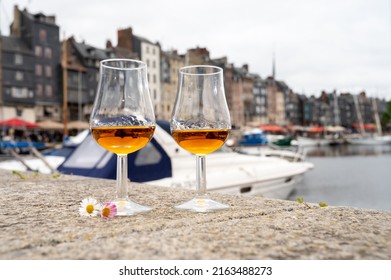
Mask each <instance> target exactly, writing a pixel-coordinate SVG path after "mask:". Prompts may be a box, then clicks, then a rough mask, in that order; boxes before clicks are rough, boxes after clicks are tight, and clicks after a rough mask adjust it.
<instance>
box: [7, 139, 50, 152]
mask: <svg viewBox="0 0 391 280" xmlns="http://www.w3.org/2000/svg"><path fill="white" fill-rule="evenodd" d="M31 147H34V148H36V149H38V150H42V149H45V148H46V144H45V143H44V142H36V141H14V140H9V141H8V140H6V141H0V153H2V154H6V153H8V152H9V150H13V151H15V152H16V153H18V154H24V153H27V152H28V151H29V150H30V149H31Z"/></svg>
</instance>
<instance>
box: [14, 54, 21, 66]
mask: <svg viewBox="0 0 391 280" xmlns="http://www.w3.org/2000/svg"><path fill="white" fill-rule="evenodd" d="M14 62H15V65H21V64H23V56H22V55H21V54H20V53H16V54H15V60H14Z"/></svg>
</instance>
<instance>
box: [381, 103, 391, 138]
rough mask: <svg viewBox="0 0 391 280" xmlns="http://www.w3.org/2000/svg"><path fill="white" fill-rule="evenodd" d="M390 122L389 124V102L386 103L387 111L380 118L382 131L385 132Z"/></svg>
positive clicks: (390, 107) (390, 115) (390, 109)
mask: <svg viewBox="0 0 391 280" xmlns="http://www.w3.org/2000/svg"><path fill="white" fill-rule="evenodd" d="M390 122H391V101H388V104H387V111H385V112H384V113H383V115H382V116H381V126H382V128H383V131H385V130H386V128H387V125H389V124H390Z"/></svg>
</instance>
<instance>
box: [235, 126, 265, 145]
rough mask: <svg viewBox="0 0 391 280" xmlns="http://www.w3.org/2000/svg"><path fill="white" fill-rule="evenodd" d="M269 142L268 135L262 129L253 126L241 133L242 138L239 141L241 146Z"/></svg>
mask: <svg viewBox="0 0 391 280" xmlns="http://www.w3.org/2000/svg"><path fill="white" fill-rule="evenodd" d="M267 143H268V139H267V136H266V134H265V132H264V131H263V130H262V129H259V128H253V129H251V130H246V131H244V132H243V134H242V135H241V139H240V140H239V142H238V145H239V146H257V145H265V144H267Z"/></svg>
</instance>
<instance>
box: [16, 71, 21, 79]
mask: <svg viewBox="0 0 391 280" xmlns="http://www.w3.org/2000/svg"><path fill="white" fill-rule="evenodd" d="M15 80H17V81H23V72H21V71H16V73H15Z"/></svg>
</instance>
